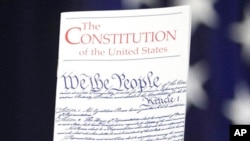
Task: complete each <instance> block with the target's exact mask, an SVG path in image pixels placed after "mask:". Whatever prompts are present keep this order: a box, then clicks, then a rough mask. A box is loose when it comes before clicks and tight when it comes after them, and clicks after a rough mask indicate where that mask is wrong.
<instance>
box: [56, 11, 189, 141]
mask: <svg viewBox="0 0 250 141" xmlns="http://www.w3.org/2000/svg"><path fill="white" fill-rule="evenodd" d="M190 15H191V14H190V8H189V6H178V7H169V8H155V9H137V10H114V11H85V12H84V11H83V12H64V13H61V25H60V42H59V58H58V72H57V91H56V106H55V121H54V141H181V140H184V133H185V117H186V104H187V102H186V99H187V98H186V97H187V80H188V67H189V50H190V33H191V30H190V27H191V22H190V19H191V16H190Z"/></svg>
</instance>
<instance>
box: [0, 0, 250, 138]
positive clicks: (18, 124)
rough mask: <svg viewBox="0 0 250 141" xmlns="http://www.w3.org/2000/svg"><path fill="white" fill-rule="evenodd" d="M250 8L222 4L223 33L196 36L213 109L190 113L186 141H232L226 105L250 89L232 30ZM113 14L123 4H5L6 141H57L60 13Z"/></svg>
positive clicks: (75, 0)
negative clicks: (241, 84) (242, 84)
mask: <svg viewBox="0 0 250 141" xmlns="http://www.w3.org/2000/svg"><path fill="white" fill-rule="evenodd" d="M247 4H249V2H248V1H246V0H230V1H228V0H218V1H217V3H216V4H215V5H214V7H215V9H216V11H217V13H218V14H219V16H220V21H221V22H220V24H219V27H218V28H217V29H211V28H209V27H207V26H206V25H200V26H199V27H198V28H197V30H196V31H195V33H194V34H193V36H192V41H191V55H190V66H192V65H193V64H195V63H197V62H198V61H200V60H202V59H203V60H206V61H207V62H208V67H209V68H211V72H210V77H209V79H208V80H207V81H206V82H205V83H204V85H203V88H204V89H205V90H206V92H207V94H208V97H209V99H210V101H209V102H210V103H209V105H210V106H209V108H207V109H206V110H200V109H197V108H196V107H193V106H191V107H190V109H189V110H188V113H187V122H186V134H185V141H228V140H229V125H230V124H231V122H230V121H229V120H228V119H227V118H226V117H225V116H224V115H223V113H222V112H221V109H222V103H223V102H224V101H225V100H227V99H232V98H233V97H234V88H235V84H236V83H237V82H238V81H241V80H243V79H244V80H246V82H247V84H248V85H249V83H250V73H249V71H250V68H249V65H247V64H246V63H245V62H244V61H242V58H241V55H240V52H241V49H242V47H241V45H240V44H237V43H235V42H233V41H232V40H231V39H230V38H229V35H228V28H229V25H230V24H231V23H233V22H240V21H242V20H243V9H244V8H245V7H246V6H247ZM165 6H171V5H170V4H169V3H168V1H164V0H162V1H161V6H160V7H165ZM141 8H149V7H148V6H147V5H141ZM113 9H122V6H121V2H120V1H119V0H91V1H90V0H89V1H87V0H82V1H80V0H60V1H59V0H51V1H48V0H43V1H17V0H0V53H1V54H0V57H1V59H0V61H1V64H0V76H1V77H0V85H1V86H0V106H1V107H0V108H1V110H0V130H1V131H0V140H1V141H52V139H53V124H54V107H55V93H56V71H57V57H58V42H59V24H60V12H63V11H78V10H81V11H84V10H113ZM204 16H205V15H204Z"/></svg>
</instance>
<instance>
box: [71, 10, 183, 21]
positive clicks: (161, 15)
mask: <svg viewBox="0 0 250 141" xmlns="http://www.w3.org/2000/svg"><path fill="white" fill-rule="evenodd" d="M176 14H182V12H175V13H168V14H154V15H133V16H105V17H72V18H66V19H67V20H73V19H100V18H135V17H152V16H164V15H176Z"/></svg>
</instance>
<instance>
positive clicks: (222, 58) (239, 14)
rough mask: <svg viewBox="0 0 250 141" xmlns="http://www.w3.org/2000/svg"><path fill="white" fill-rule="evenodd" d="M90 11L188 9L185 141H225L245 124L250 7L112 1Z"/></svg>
mask: <svg viewBox="0 0 250 141" xmlns="http://www.w3.org/2000/svg"><path fill="white" fill-rule="evenodd" d="M88 4H89V6H90V7H92V8H93V9H97V8H98V9H102V10H105V9H141V8H157V7H169V6H179V5H190V6H191V11H192V37H191V53H190V70H189V81H188V105H187V118H186V127H185V141H228V140H229V127H230V125H231V124H233V125H235V124H248V125H249V124H250V87H249V86H250V36H249V35H248V34H249V32H250V16H249V15H250V2H248V1H246V0H245V1H244V0H231V1H226V0H121V1H117V0H113V1H112V2H110V3H106V2H102V3H99V4H96V1H95V0H93V1H91V2H90V3H88Z"/></svg>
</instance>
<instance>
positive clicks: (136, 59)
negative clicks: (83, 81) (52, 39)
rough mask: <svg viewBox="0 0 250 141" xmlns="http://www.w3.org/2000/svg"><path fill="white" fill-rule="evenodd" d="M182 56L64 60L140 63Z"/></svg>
mask: <svg viewBox="0 0 250 141" xmlns="http://www.w3.org/2000/svg"><path fill="white" fill-rule="evenodd" d="M179 56H180V55H172V56H161V57H150V58H131V59H73V60H70V59H69V60H63V61H65V62H69V61H140V60H149V59H162V58H170V57H179Z"/></svg>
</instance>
